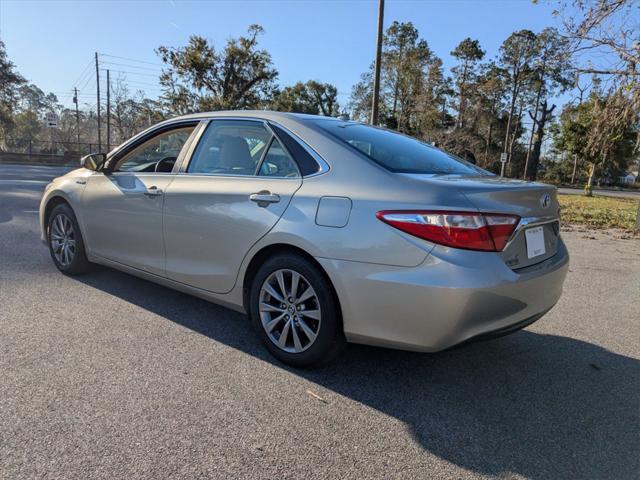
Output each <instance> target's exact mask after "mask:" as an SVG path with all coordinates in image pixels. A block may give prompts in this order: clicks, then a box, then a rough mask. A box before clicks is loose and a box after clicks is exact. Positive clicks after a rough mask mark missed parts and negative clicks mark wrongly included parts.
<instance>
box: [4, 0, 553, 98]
mask: <svg viewBox="0 0 640 480" xmlns="http://www.w3.org/2000/svg"><path fill="white" fill-rule="evenodd" d="M385 3H386V8H385V17H384V25H385V28H386V27H387V26H388V25H389V24H390V23H391V22H393V21H394V20H397V21H400V22H407V21H411V22H413V23H414V25H415V26H416V27H417V28H418V30H419V32H420V35H421V37H422V38H424V39H425V40H427V42H428V44H429V46H430V48H431V49H432V50H433V51H434V52H435V54H436V55H438V56H439V57H440V58H442V59H443V61H444V63H445V66H446V67H450V66H452V65H453V64H454V63H453V59H452V57H451V56H450V52H451V50H453V49H454V48H455V46H456V45H457V44H458V43H459V42H460V41H461V40H463V39H464V38H465V37H471V38H475V39H478V40H479V41H480V44H481V45H482V47H483V49H484V50H486V52H487V55H486V58H493V57H495V56H496V54H497V53H498V49H499V47H500V44H501V43H502V41H503V40H504V39H505V38H507V36H508V35H509V34H510V33H512V32H513V31H515V30H520V29H523V28H527V29H530V30H532V31H534V32H539V31H540V30H542V29H543V28H545V27H547V26H555V25H556V22H557V21H556V19H555V18H554V17H553V15H552V12H553V9H554V8H555V6H556V4H555V2H550V3H549V2H545V1H544V0H541V1H540V2H539V3H538V4H533V3H532V2H531V0H448V1H447V0H386V2H385ZM377 4H378V2H377V0H344V1H343V0H253V1H244V0H236V1H232V0H224V1H223V0H210V1H206V0H199V1H182V0H144V1H143V0H137V1H132V0H130V1H123V0H111V1H91V0H85V1H80V0H77V1H56V0H49V1H41V0H39V1H36V0H0V39H1V40H2V41H4V43H5V45H6V48H7V53H8V56H9V59H10V60H11V61H13V62H14V63H15V65H16V67H17V70H18V71H19V72H20V73H21V74H22V75H23V76H24V77H26V78H27V79H28V80H29V81H31V82H33V83H35V84H36V85H38V86H39V87H40V88H41V89H42V90H44V91H45V92H47V93H48V92H53V93H55V94H56V95H57V96H58V97H59V99H60V101H61V102H62V103H63V104H65V105H71V97H72V94H71V92H72V90H73V87H77V88H78V89H79V91H80V103H81V105H84V106H85V107H90V106H92V105H95V102H96V100H95V91H96V83H95V65H94V63H93V62H94V53H95V52H99V59H100V65H101V69H106V68H109V69H110V70H111V76H112V78H116V77H117V76H119V75H120V76H123V75H124V76H126V78H127V81H128V83H129V84H130V88H131V89H143V90H144V91H145V92H146V94H147V96H149V97H151V98H155V97H156V96H157V95H158V94H159V93H160V89H159V86H158V82H157V74H158V73H159V70H160V68H161V62H160V59H159V57H158V56H157V55H156V53H155V52H154V50H155V49H156V48H157V47H158V46H160V45H165V46H172V47H180V46H184V45H186V44H187V42H188V39H189V36H190V35H201V36H204V37H205V38H207V39H209V40H210V41H211V42H212V43H213V44H214V45H215V46H216V47H219V48H222V47H224V45H225V43H226V40H227V39H229V38H233V37H238V36H240V35H242V34H244V33H245V32H246V30H247V27H248V26H249V25H251V24H254V23H257V24H260V25H262V27H263V28H264V29H265V34H264V35H263V36H262V37H261V39H260V46H261V47H262V48H265V49H267V50H268V51H269V52H270V53H271V55H272V59H273V63H274V65H275V67H276V68H277V70H278V71H279V77H278V83H279V84H280V85H282V86H286V85H291V84H294V83H295V82H297V81H306V80H310V79H314V80H319V81H323V82H329V83H333V84H334V85H336V86H337V88H338V91H339V100H340V101H341V104H346V102H347V101H348V97H349V93H350V92H351V87H352V86H353V84H355V83H356V82H357V81H358V79H359V77H360V74H361V73H362V72H364V71H366V70H367V68H368V67H369V65H370V64H371V62H372V61H373V58H374V55H375V41H376V22H377V9H378V6H377ZM118 70H119V71H120V72H118ZM121 72H128V73H126V74H125V73H121ZM100 75H101V77H102V78H101V80H102V81H104V76H105V74H104V71H101V72H100ZM103 88H104V86H103Z"/></svg>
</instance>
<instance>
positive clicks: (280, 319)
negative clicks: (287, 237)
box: [249, 254, 346, 368]
mask: <svg viewBox="0 0 640 480" xmlns="http://www.w3.org/2000/svg"><path fill="white" fill-rule="evenodd" d="M249 307H250V308H249V310H250V316H251V321H252V323H253V325H254V328H255V329H256V331H257V333H258V335H259V336H260V338H261V340H262V341H263V343H264V344H265V346H266V347H267V349H268V350H269V352H270V353H271V354H272V355H273V356H274V357H276V358H277V359H278V360H280V361H282V362H284V363H286V364H289V365H292V366H294V367H299V368H309V367H315V366H319V365H322V364H324V363H327V362H329V361H330V360H332V359H333V358H334V357H335V356H337V355H338V353H339V352H340V351H341V350H342V348H343V347H344V345H345V343H346V341H345V338H344V333H343V330H342V321H341V318H340V312H339V308H338V301H337V299H336V296H335V293H334V292H333V289H332V288H331V285H330V284H329V282H328V280H327V279H326V278H325V276H324V275H323V274H322V272H320V270H319V269H318V268H317V267H316V266H315V265H313V264H312V263H311V262H309V261H308V260H306V259H305V258H303V257H301V256H299V255H293V254H279V255H276V256H274V257H272V258H270V259H268V260H267V261H266V262H265V263H264V264H263V265H262V266H261V267H260V268H259V270H258V272H257V273H256V275H255V277H254V280H253V283H252V286H251V292H250V297H249Z"/></svg>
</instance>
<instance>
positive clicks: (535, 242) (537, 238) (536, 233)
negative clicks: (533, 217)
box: [524, 227, 545, 258]
mask: <svg viewBox="0 0 640 480" xmlns="http://www.w3.org/2000/svg"><path fill="white" fill-rule="evenodd" d="M524 235H525V238H526V240H527V257H529V258H533V257H539V256H540V255H544V254H545V248H544V231H543V229H542V227H534V228H528V229H527V230H525V231H524Z"/></svg>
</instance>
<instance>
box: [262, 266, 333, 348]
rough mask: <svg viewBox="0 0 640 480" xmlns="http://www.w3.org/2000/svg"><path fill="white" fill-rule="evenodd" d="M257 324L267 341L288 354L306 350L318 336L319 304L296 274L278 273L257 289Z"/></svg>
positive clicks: (286, 270) (307, 283)
mask: <svg viewBox="0 0 640 480" xmlns="http://www.w3.org/2000/svg"><path fill="white" fill-rule="evenodd" d="M258 311H259V312H260V320H261V322H262V328H264V331H265V332H266V334H267V336H268V337H269V340H270V341H271V342H273V343H274V344H275V345H276V346H277V347H278V348H280V349H282V350H284V351H285V352H288V353H300V352H303V351H305V350H306V349H308V348H309V347H310V346H311V345H313V342H314V341H315V340H316V338H317V336H318V332H319V331H320V323H321V320H322V316H321V312H320V301H319V299H318V296H317V294H316V292H315V290H314V289H313V287H312V286H311V284H310V283H309V281H308V280H307V279H306V278H305V277H304V276H303V275H301V274H300V273H298V272H296V271H294V270H290V269H280V270H276V271H275V272H273V273H271V274H270V275H269V276H268V277H267V279H266V280H265V281H264V283H263V284H262V288H261V289H260V305H259V307H258Z"/></svg>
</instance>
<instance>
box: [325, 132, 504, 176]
mask: <svg viewBox="0 0 640 480" xmlns="http://www.w3.org/2000/svg"><path fill="white" fill-rule="evenodd" d="M317 124H318V126H319V127H320V128H322V129H323V130H324V131H326V132H328V133H330V134H331V135H332V136H333V137H335V138H337V139H338V140H340V141H342V142H344V143H346V144H347V145H349V146H351V147H352V148H354V149H356V150H358V151H359V152H360V153H362V154H364V155H366V156H367V157H368V158H369V159H371V160H373V161H374V162H376V163H377V164H379V165H381V166H382V167H384V168H386V169H387V170H390V171H392V172H395V173H424V174H458V175H475V176H477V175H492V174H491V173H489V172H487V171H486V170H483V169H481V168H479V167H476V166H475V165H473V164H471V163H469V162H466V161H464V160H462V159H461V158H458V157H456V156H454V155H451V154H448V153H446V152H443V151H442V150H440V149H438V148H435V147H432V146H431V145H428V144H426V143H424V142H421V141H419V140H417V139H415V138H412V137H408V136H406V135H402V134H400V133H396V132H392V131H390V130H385V129H383V128H377V127H372V126H369V125H364V124H362V123H355V122H341V121H337V120H318V121H317Z"/></svg>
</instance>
